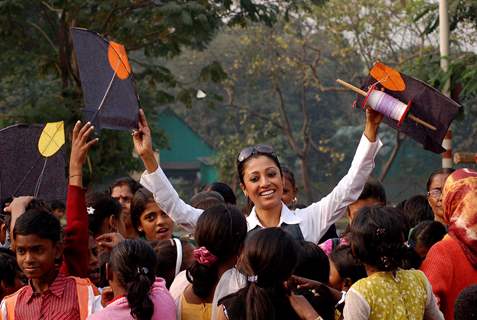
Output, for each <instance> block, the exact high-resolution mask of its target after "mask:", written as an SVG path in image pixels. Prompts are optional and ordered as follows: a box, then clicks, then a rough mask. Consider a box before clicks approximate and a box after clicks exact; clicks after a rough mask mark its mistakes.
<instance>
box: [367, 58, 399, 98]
mask: <svg viewBox="0 0 477 320" xmlns="http://www.w3.org/2000/svg"><path fill="white" fill-rule="evenodd" d="M369 73H370V74H371V76H372V77H373V78H374V79H376V80H377V81H378V82H379V83H380V84H381V85H382V86H383V87H385V88H386V89H389V90H392V91H404V90H405V89H406V83H405V82H404V79H403V78H402V77H401V74H400V73H399V72H398V71H397V70H394V69H393V68H391V67H388V66H387V65H385V64H382V63H380V62H376V64H375V65H374V66H373V68H371V70H370V71H369Z"/></svg>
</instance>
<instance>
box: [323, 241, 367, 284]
mask: <svg viewBox="0 0 477 320" xmlns="http://www.w3.org/2000/svg"><path fill="white" fill-rule="evenodd" d="M330 260H331V261H332V262H333V264H334V265H335V267H336V271H338V273H339V275H340V277H341V279H343V280H344V279H345V278H349V279H350V280H351V282H352V283H355V282H356V281H358V280H359V279H362V278H366V277H367V274H366V269H365V268H364V266H363V264H362V263H360V262H359V261H358V260H357V259H356V258H355V257H354V256H353V252H352V251H351V247H350V246H347V245H340V246H337V247H336V248H335V249H334V250H333V251H332V252H331V253H330Z"/></svg>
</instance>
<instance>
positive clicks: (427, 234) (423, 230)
mask: <svg viewBox="0 0 477 320" xmlns="http://www.w3.org/2000/svg"><path fill="white" fill-rule="evenodd" d="M446 234H447V229H446V227H445V226H444V225H443V224H442V223H440V222H438V221H432V220H431V221H429V220H428V221H423V222H421V223H419V224H418V225H417V226H415V227H414V228H413V229H412V230H411V232H410V234H409V239H408V245H409V247H410V248H413V249H414V251H415V252H416V253H417V255H418V256H419V258H420V259H421V261H422V260H424V259H425V258H426V256H427V253H428V252H429V250H430V249H431V247H432V246H433V245H434V244H436V243H437V242H439V241H440V240H442V238H444V236H445V235H446ZM418 267H419V266H417V267H416V268H418Z"/></svg>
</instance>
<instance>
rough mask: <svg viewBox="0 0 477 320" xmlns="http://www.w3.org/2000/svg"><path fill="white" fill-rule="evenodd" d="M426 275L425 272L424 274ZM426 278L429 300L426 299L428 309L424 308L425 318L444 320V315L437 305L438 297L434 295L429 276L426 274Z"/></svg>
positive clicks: (428, 319) (426, 319) (427, 319)
mask: <svg viewBox="0 0 477 320" xmlns="http://www.w3.org/2000/svg"><path fill="white" fill-rule="evenodd" d="M423 275H424V274H423ZM424 279H425V280H426V293H427V301H426V309H425V310H424V319H425V320H444V315H443V314H442V312H441V311H440V310H439V307H438V306H437V301H436V297H435V296H434V292H432V286H431V283H430V282H429V280H427V277H426V276H425V275H424Z"/></svg>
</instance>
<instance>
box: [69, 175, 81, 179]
mask: <svg viewBox="0 0 477 320" xmlns="http://www.w3.org/2000/svg"><path fill="white" fill-rule="evenodd" d="M81 176H83V175H82V174H73V175H71V176H70V179H71V178H74V177H81Z"/></svg>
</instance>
